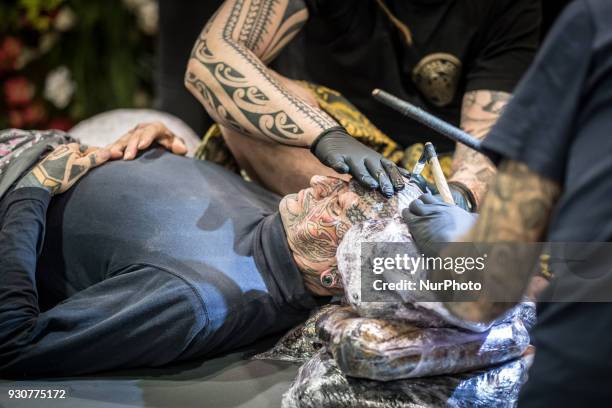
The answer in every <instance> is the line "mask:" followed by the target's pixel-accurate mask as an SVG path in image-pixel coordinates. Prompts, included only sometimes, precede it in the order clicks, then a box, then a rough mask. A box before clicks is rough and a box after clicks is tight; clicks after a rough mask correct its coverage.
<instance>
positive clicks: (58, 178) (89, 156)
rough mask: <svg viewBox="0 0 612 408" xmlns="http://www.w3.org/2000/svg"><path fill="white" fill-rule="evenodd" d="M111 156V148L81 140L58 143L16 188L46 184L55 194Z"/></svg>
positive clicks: (42, 186) (44, 186) (64, 189)
mask: <svg viewBox="0 0 612 408" xmlns="http://www.w3.org/2000/svg"><path fill="white" fill-rule="evenodd" d="M108 159H110V152H109V151H108V150H106V149H99V148H96V147H92V148H88V147H87V146H85V145H79V144H78V143H70V144H66V145H61V146H58V147H57V148H56V149H55V150H53V151H52V152H51V153H49V155H47V156H46V157H45V158H44V159H43V160H41V161H40V162H39V163H38V164H37V165H36V166H34V168H33V169H32V170H31V171H30V172H29V173H27V174H26V175H25V176H24V177H23V178H22V179H21V180H20V181H19V183H18V184H17V186H16V188H25V187H36V188H42V189H45V190H47V191H49V192H50V193H51V195H56V194H61V193H63V192H65V191H67V190H68V189H70V187H72V186H73V185H74V183H76V182H77V181H78V180H79V179H80V178H81V177H83V176H84V175H85V173H87V172H88V171H89V169H91V168H94V167H96V166H99V165H101V164H102V163H104V162H106V161H107V160H108Z"/></svg>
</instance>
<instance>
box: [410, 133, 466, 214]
mask: <svg viewBox="0 0 612 408" xmlns="http://www.w3.org/2000/svg"><path fill="white" fill-rule="evenodd" d="M427 162H429V164H430V165H431V173H432V174H433V177H434V182H435V183H436V188H437V189H438V191H439V192H440V195H441V196H442V199H443V200H444V202H446V203H448V204H452V205H454V204H455V200H454V199H453V195H452V194H451V192H450V188H449V187H448V183H447V182H446V177H444V171H442V166H441V165H440V161H439V160H438V153H436V149H435V148H434V145H433V144H432V143H431V142H427V143H425V149H424V150H423V153H422V154H421V157H420V158H419V161H418V162H417V163H416V164H415V165H414V168H413V169H412V173H411V176H412V177H414V176H418V175H419V174H421V172H422V171H423V168H424V167H425V164H426V163H427Z"/></svg>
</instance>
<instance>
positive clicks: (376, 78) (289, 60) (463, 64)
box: [275, 0, 541, 151]
mask: <svg viewBox="0 0 612 408" xmlns="http://www.w3.org/2000/svg"><path fill="white" fill-rule="evenodd" d="M307 4H308V8H309V12H310V17H309V20H308V22H307V24H306V26H305V27H304V29H303V31H302V33H301V34H300V36H298V38H296V40H294V42H293V43H292V44H290V45H289V49H288V50H287V51H286V52H285V53H284V54H283V55H281V57H279V61H277V62H276V65H275V67H276V68H277V69H278V70H279V71H280V72H281V73H283V74H285V75H287V76H290V77H292V78H296V79H305V80H309V81H312V82H315V83H318V84H321V85H325V86H327V87H330V88H333V89H336V90H337V91H339V92H341V93H342V94H343V95H344V96H345V97H347V98H348V99H349V100H350V101H351V102H352V103H353V104H355V105H356V106H357V108H359V109H360V110H361V111H362V112H363V113H364V114H365V115H366V116H367V117H368V118H369V119H370V120H371V121H372V122H373V123H374V124H376V125H377V126H378V127H379V128H380V129H381V130H382V131H383V132H385V133H387V134H388V135H389V136H391V137H392V138H394V139H395V140H396V141H398V142H399V143H400V144H401V145H403V146H407V145H410V144H412V143H414V142H423V141H426V140H430V141H432V142H434V143H435V144H436V146H437V147H438V150H440V151H443V150H451V149H453V148H454V146H453V144H452V143H451V142H450V141H449V140H448V139H446V138H444V137H441V136H439V135H437V134H436V133H434V132H433V131H431V130H429V129H428V128H425V127H424V126H422V125H420V124H418V123H416V122H414V121H413V120H410V119H407V118H405V117H403V116H401V115H400V114H398V113H396V112H394V111H392V110H391V109H389V108H387V107H385V106H382V105H380V104H379V103H378V102H376V101H375V100H373V99H372V97H371V92H372V90H373V89H374V88H381V89H384V90H386V91H388V92H391V93H393V94H395V95H397V96H398V97H400V98H403V99H406V100H408V101H411V102H413V103H415V104H417V105H419V106H421V107H423V108H426V109H427V110H429V111H431V112H433V113H434V114H436V115H437V116H439V117H441V118H442V119H444V120H447V121H449V122H451V123H454V124H459V119H460V113H461V112H460V110H461V102H462V97H463V94H464V93H465V92H466V91H472V90H480V89H490V90H495V91H505V92H512V91H513V88H514V86H515V85H516V83H517V82H518V81H519V80H520V78H521V76H522V74H523V73H524V71H525V70H526V69H527V67H528V66H529V64H530V63H531V61H532V57H533V55H534V54H535V51H536V48H537V45H538V39H539V25H540V19H541V11H540V2H539V1H537V0H496V1H490V0H411V1H408V0H386V1H385V4H386V5H387V6H388V7H389V9H390V11H391V12H392V13H393V14H394V15H395V16H396V17H397V18H398V19H400V20H401V21H402V22H403V23H404V24H406V25H407V26H408V27H409V29H410V30H411V33H412V37H413V45H412V46H408V45H407V44H406V42H405V41H404V40H403V37H402V36H401V34H400V32H399V30H398V29H397V28H396V27H395V25H394V24H393V23H391V21H390V20H389V18H388V17H387V16H386V15H385V14H384V12H383V11H382V9H381V8H380V7H379V6H378V5H377V4H376V2H375V1H373V0H372V1H354V0H307ZM415 81H416V82H415ZM415 83H418V85H416V84H415Z"/></svg>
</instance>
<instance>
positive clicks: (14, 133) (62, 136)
mask: <svg viewBox="0 0 612 408" xmlns="http://www.w3.org/2000/svg"><path fill="white" fill-rule="evenodd" d="M74 141H75V140H74V139H73V138H72V137H70V135H68V134H66V133H64V132H62V131H60V130H45V131H40V130H21V129H6V130H1V131H0V198H1V197H2V196H3V195H4V194H5V193H6V192H7V191H8V190H9V188H10V187H11V186H12V185H13V184H14V183H15V182H16V181H17V180H19V179H20V178H21V176H22V175H23V173H25V172H26V170H28V169H29V168H30V167H32V166H33V165H34V164H36V162H37V161H38V160H39V158H40V156H41V155H42V154H44V153H45V152H48V151H50V150H53V149H55V148H56V147H57V146H59V145H61V144H65V143H71V142H74Z"/></svg>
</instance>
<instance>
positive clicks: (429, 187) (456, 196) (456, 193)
mask: <svg viewBox="0 0 612 408" xmlns="http://www.w3.org/2000/svg"><path fill="white" fill-rule="evenodd" d="M410 180H411V181H414V182H415V183H416V184H417V185H418V186H419V187H421V190H423V192H425V193H431V194H432V195H435V196H436V197H439V198H440V199H441V198H442V196H440V192H439V191H438V188H437V187H436V185H435V184H432V183H429V182H428V181H427V180H425V178H424V177H423V176H421V175H420V174H418V175H416V176H414V175H413V176H411V178H410ZM448 188H449V189H450V192H451V195H452V196H453V200H454V201H455V204H456V205H458V206H459V207H461V208H463V209H464V210H466V211H468V212H474V211H475V209H476V208H475V207H476V204H475V203H474V200H473V199H472V198H471V197H470V196H469V194H468V193H467V192H466V191H465V190H464V189H463V188H461V187H460V186H459V185H457V184H454V183H453V182H450V183H448Z"/></svg>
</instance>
